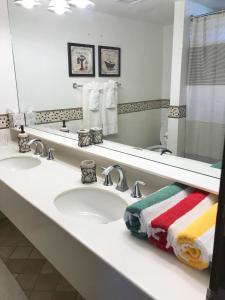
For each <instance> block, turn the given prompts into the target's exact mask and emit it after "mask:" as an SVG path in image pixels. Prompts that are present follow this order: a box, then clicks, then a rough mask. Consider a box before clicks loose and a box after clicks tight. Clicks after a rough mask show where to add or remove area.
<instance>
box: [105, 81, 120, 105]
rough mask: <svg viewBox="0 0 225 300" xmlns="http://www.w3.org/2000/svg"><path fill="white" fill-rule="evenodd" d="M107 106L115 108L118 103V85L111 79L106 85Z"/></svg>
mask: <svg viewBox="0 0 225 300" xmlns="http://www.w3.org/2000/svg"><path fill="white" fill-rule="evenodd" d="M105 102H106V105H105V106H106V108H107V109H113V108H116V106H117V104H118V87H117V84H116V82H115V81H113V80H110V81H109V82H108V84H107V87H106V98H105Z"/></svg>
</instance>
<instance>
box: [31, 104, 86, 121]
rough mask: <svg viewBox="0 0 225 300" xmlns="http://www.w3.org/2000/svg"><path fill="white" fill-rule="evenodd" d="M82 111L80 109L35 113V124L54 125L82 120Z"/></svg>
mask: <svg viewBox="0 0 225 300" xmlns="http://www.w3.org/2000/svg"><path fill="white" fill-rule="evenodd" d="M82 119H83V111H82V108H81V107H78V108H69V109H57V110H46V111H36V124H37V125H38V124H47V123H55V122H60V121H63V120H82Z"/></svg>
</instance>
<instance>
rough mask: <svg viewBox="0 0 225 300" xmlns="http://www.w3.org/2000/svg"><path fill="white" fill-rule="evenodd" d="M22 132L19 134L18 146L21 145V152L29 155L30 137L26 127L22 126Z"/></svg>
mask: <svg viewBox="0 0 225 300" xmlns="http://www.w3.org/2000/svg"><path fill="white" fill-rule="evenodd" d="M19 128H20V132H19V134H18V145H19V152H21V153H27V152H29V151H30V146H29V145H28V142H29V135H28V134H27V133H26V132H25V130H24V125H21V126H20V127H19Z"/></svg>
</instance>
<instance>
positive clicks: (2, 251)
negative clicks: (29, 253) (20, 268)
mask: <svg viewBox="0 0 225 300" xmlns="http://www.w3.org/2000/svg"><path fill="white" fill-rule="evenodd" d="M14 250H15V247H4V246H0V258H2V259H3V260H4V261H5V260H6V259H7V258H8V257H9V256H10V255H11V254H12V253H13V251H14Z"/></svg>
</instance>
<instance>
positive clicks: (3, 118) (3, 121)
mask: <svg viewBox="0 0 225 300" xmlns="http://www.w3.org/2000/svg"><path fill="white" fill-rule="evenodd" d="M6 128H9V116H8V114H4V115H1V114H0V129H6Z"/></svg>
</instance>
